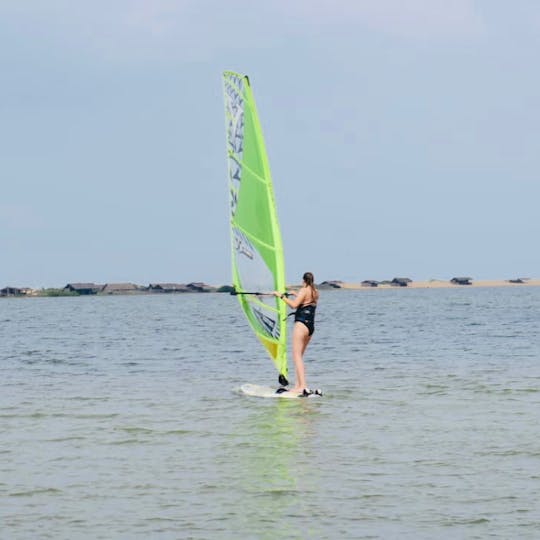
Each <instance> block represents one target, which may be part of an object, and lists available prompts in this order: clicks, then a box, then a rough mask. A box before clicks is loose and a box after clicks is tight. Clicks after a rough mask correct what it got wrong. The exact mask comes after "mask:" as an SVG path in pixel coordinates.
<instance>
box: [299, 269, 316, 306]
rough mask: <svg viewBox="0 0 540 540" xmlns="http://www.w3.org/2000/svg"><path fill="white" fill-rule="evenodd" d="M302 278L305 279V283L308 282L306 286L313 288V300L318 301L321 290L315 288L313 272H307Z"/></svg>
mask: <svg viewBox="0 0 540 540" xmlns="http://www.w3.org/2000/svg"><path fill="white" fill-rule="evenodd" d="M302 279H303V280H304V283H305V284H306V286H308V287H310V288H311V294H312V295H313V300H315V302H316V301H317V300H318V298H319V291H317V289H316V288H315V284H314V281H315V278H314V277H313V274H312V273H311V272H306V273H305V274H304V275H303V276H302Z"/></svg>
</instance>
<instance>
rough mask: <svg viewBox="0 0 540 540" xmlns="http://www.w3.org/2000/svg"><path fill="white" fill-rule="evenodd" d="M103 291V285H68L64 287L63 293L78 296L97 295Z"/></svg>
mask: <svg viewBox="0 0 540 540" xmlns="http://www.w3.org/2000/svg"><path fill="white" fill-rule="evenodd" d="M101 289H103V285H96V284H95V283H68V284H67V285H66V286H65V287H64V291H69V292H75V293H78V294H82V295H85V294H97V293H98V292H99V291H101Z"/></svg>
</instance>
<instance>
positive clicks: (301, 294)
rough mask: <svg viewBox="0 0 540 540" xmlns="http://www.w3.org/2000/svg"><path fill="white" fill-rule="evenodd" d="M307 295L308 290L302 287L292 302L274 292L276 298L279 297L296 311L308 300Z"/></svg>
mask: <svg viewBox="0 0 540 540" xmlns="http://www.w3.org/2000/svg"><path fill="white" fill-rule="evenodd" d="M306 294H307V291H306V288H305V287H302V288H301V289H300V290H299V291H298V293H297V294H296V298H295V299H294V300H291V299H289V298H287V297H286V296H285V295H284V294H281V293H279V292H277V291H274V296H279V297H280V298H281V299H282V300H283V301H284V302H285V303H286V304H287V305H288V306H289V307H290V308H291V309H296V308H297V307H298V306H301V305H302V302H303V301H304V299H305V298H306Z"/></svg>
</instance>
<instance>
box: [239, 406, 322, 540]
mask: <svg viewBox="0 0 540 540" xmlns="http://www.w3.org/2000/svg"><path fill="white" fill-rule="evenodd" d="M243 399H244V401H245V406H246V407H250V410H249V412H248V414H247V416H246V418H245V420H244V421H243V422H242V423H241V424H240V425H239V426H238V429H237V430H236V432H235V433H234V434H233V437H232V441H233V443H232V444H233V448H229V452H230V454H229V455H232V456H233V459H234V462H235V465H234V468H235V469H236V470H237V471H238V487H239V489H240V490H241V491H242V492H243V494H244V496H243V497H242V500H243V501H244V503H243V508H242V513H241V514H240V516H239V517H240V519H239V523H238V525H237V526H238V528H239V530H241V531H242V532H243V533H244V534H245V535H247V536H249V535H256V537H257V538H300V537H303V535H305V533H306V531H305V530H303V531H301V530H298V529H297V528H296V529H295V527H294V524H293V521H294V517H295V516H296V517H298V516H304V515H305V512H306V508H305V505H304V503H303V500H304V497H305V495H306V493H310V492H312V491H313V490H314V489H315V488H316V486H317V471H316V469H315V468H314V467H313V462H312V460H311V452H312V449H313V446H314V445H315V444H316V440H315V435H316V426H315V424H316V423H317V420H318V417H319V414H320V413H319V410H320V409H319V408H320V404H319V403H313V402H312V401H308V400H288V399H268V400H264V399H263V398H243ZM270 523H272V527H270V528H268V524H270ZM265 524H267V527H265Z"/></svg>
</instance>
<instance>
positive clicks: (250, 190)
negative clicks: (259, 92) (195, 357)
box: [223, 71, 287, 377]
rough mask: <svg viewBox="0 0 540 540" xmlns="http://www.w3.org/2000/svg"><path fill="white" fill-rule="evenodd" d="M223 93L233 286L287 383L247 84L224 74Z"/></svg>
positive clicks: (275, 238)
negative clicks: (273, 292)
mask: <svg viewBox="0 0 540 540" xmlns="http://www.w3.org/2000/svg"><path fill="white" fill-rule="evenodd" d="M223 90H224V96H225V127H226V141H227V163H228V172H229V202H230V227H231V248H232V249H231V252H232V257H231V260H232V278H233V286H234V288H235V290H236V292H237V293H239V294H238V295H237V298H238V301H239V302H240V306H241V307H242V310H243V312H244V314H245V316H246V318H247V320H248V322H249V325H250V326H251V328H252V329H253V331H254V333H255V335H256V336H257V337H258V338H259V340H260V341H261V343H262V344H263V346H264V347H265V349H266V350H267V352H268V353H269V355H270V357H271V358H272V360H273V361H274V364H275V366H276V368H277V370H278V373H279V374H280V375H281V376H283V377H286V376H287V356H286V324H285V318H286V306H285V303H284V302H281V301H280V300H279V299H277V298H275V297H274V296H272V295H271V294H268V293H271V291H273V290H277V291H285V268H284V260H283V248H282V244H281V234H280V231H279V225H278V220H277V215H276V206H275V202H274V193H273V188H272V179H271V176H270V168H269V165H268V158H267V156H266V151H265V147H264V140H263V135H262V130H261V126H260V124H259V119H258V116H257V110H256V108H255V101H254V99H253V94H252V92H251V86H250V84H249V80H248V78H247V77H246V76H244V75H239V74H237V73H233V72H230V71H226V72H225V73H223ZM246 292H248V293H266V294H242V293H246Z"/></svg>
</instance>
